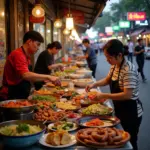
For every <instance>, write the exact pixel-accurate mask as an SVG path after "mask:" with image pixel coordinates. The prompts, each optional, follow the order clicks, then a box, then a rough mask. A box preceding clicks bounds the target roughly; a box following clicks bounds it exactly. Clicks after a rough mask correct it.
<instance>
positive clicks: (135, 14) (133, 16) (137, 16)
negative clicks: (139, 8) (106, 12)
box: [127, 12, 146, 21]
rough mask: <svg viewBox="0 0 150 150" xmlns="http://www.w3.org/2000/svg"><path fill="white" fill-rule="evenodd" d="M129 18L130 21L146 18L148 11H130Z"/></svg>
mask: <svg viewBox="0 0 150 150" xmlns="http://www.w3.org/2000/svg"><path fill="white" fill-rule="evenodd" d="M127 20H129V21H142V20H146V13H145V12H128V13H127Z"/></svg>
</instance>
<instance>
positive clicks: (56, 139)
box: [39, 130, 77, 148]
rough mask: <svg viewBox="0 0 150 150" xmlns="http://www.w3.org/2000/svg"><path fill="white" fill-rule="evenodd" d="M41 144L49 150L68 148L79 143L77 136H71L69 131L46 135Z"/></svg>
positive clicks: (40, 141)
mask: <svg viewBox="0 0 150 150" xmlns="http://www.w3.org/2000/svg"><path fill="white" fill-rule="evenodd" d="M39 143H40V144H41V145H43V146H46V147H49V148H66V147H69V146H72V145H74V144H76V143H77V141H76V138H75V135H72V134H69V133H68V132H67V131H63V130H61V131H56V132H52V133H48V134H44V135H43V136H42V138H41V139H40V140H39Z"/></svg>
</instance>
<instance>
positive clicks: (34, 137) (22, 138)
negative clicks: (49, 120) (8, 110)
mask: <svg viewBox="0 0 150 150" xmlns="http://www.w3.org/2000/svg"><path fill="white" fill-rule="evenodd" d="M45 131H46V126H45V125H44V124H42V123H40V122H38V121H33V120H11V121H5V122H2V123H0V136H1V142H2V143H3V144H4V145H5V146H8V147H12V149H16V148H19V149H21V148H23V147H27V146H31V145H33V144H35V143H36V142H37V141H38V140H39V139H40V138H41V137H42V135H43V134H44V132H45Z"/></svg>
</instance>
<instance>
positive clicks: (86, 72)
mask: <svg viewBox="0 0 150 150" xmlns="http://www.w3.org/2000/svg"><path fill="white" fill-rule="evenodd" d="M76 72H77V73H78V74H84V75H85V76H86V77H91V76H92V71H91V70H87V69H80V70H77V71H76Z"/></svg>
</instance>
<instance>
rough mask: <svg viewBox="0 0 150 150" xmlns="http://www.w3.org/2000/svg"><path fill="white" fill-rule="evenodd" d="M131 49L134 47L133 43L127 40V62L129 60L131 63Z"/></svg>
mask: <svg viewBox="0 0 150 150" xmlns="http://www.w3.org/2000/svg"><path fill="white" fill-rule="evenodd" d="M133 49H134V45H133V42H132V41H131V40H128V51H129V54H128V60H130V61H131V62H133Z"/></svg>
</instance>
